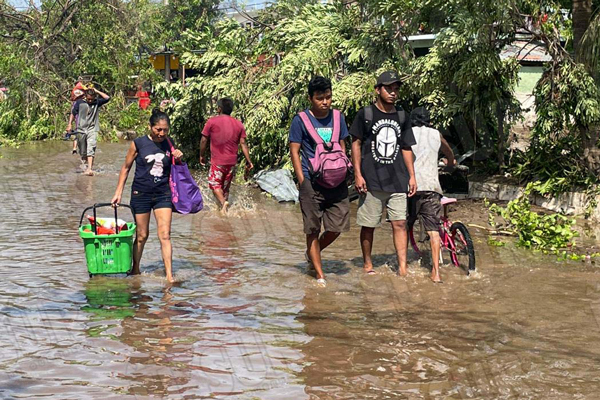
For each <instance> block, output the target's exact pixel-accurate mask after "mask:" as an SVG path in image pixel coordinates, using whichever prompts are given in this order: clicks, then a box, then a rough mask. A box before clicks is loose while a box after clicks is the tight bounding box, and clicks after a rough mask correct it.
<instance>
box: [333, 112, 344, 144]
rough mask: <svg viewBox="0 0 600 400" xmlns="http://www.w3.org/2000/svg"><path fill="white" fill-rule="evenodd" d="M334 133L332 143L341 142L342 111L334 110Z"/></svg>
mask: <svg viewBox="0 0 600 400" xmlns="http://www.w3.org/2000/svg"><path fill="white" fill-rule="evenodd" d="M331 111H332V112H333V133H332V134H331V143H337V142H339V141H340V129H341V128H340V121H341V120H342V113H341V112H340V110H336V109H333V110H331Z"/></svg>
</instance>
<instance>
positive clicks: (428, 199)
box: [408, 192, 442, 232]
mask: <svg viewBox="0 0 600 400" xmlns="http://www.w3.org/2000/svg"><path fill="white" fill-rule="evenodd" d="M441 200H442V195H441V194H439V193H437V192H417V193H416V194H415V195H414V196H413V197H409V198H408V225H409V226H412V225H413V224H414V223H415V221H416V220H417V217H418V218H419V221H421V224H423V228H424V229H425V230H426V231H428V232H431V231H435V232H437V231H438V230H439V229H440V218H441V217H442V202H441Z"/></svg>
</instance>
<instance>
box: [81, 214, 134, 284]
mask: <svg viewBox="0 0 600 400" xmlns="http://www.w3.org/2000/svg"><path fill="white" fill-rule="evenodd" d="M86 229H89V230H90V231H91V232H85V230H86ZM135 229H136V225H135V224H134V223H132V222H128V223H127V230H122V231H121V232H119V233H118V234H114V235H95V234H94V227H93V226H92V225H91V224H87V225H81V226H80V227H79V236H80V237H81V238H82V239H83V246H84V249H85V259H86V262H87V267H88V272H89V273H90V275H97V274H125V273H128V272H129V271H130V270H131V265H132V263H131V262H132V255H133V236H134V234H135Z"/></svg>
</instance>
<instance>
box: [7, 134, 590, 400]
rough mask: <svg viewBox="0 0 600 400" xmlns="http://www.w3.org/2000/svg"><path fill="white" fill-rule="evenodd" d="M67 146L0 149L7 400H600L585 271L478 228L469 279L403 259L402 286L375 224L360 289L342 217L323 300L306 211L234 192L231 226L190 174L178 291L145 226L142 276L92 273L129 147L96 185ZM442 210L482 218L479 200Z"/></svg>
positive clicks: (119, 148) (109, 150)
mask: <svg viewBox="0 0 600 400" xmlns="http://www.w3.org/2000/svg"><path fill="white" fill-rule="evenodd" d="M70 145H71V144H70V143H69V142H57V143H35V144H30V145H24V146H22V147H21V148H20V149H0V155H1V156H2V157H1V158H0V172H1V173H2V176H3V180H2V188H1V190H0V202H1V203H2V207H1V208H0V218H1V219H2V221H3V229H1V230H0V261H1V264H0V276H1V277H2V279H1V280H0V299H1V301H0V327H1V328H0V332H1V334H0V347H1V348H2V352H0V355H1V356H0V398H2V399H16V398H19V399H33V398H40V397H43V396H46V397H48V396H50V397H49V398H56V399H96V398H101V399H119V400H121V399H125V400H127V399H132V400H134V399H135V400H141V399H159V398H166V399H197V398H217V399H248V400H251V399H294V400H296V399H311V400H313V399H324V400H325V399H332V400H333V399H336V400H338V399H348V400H350V399H352V400H354V399H361V400H362V399H517V398H518V399H561V400H562V399H593V398H597V389H598V374H597V369H598V367H597V366H598V362H599V361H600V350H599V349H600V346H599V344H600V343H599V342H600V338H599V337H598V328H599V326H600V325H599V322H600V319H599V317H600V278H599V277H600V274H598V270H597V267H595V265H594V264H583V263H558V262H556V260H555V259H553V258H552V257H546V256H542V255H540V254H535V253H532V252H527V251H524V250H520V249H517V248H515V247H514V246H512V245H510V244H509V245H507V246H505V247H502V248H496V247H488V246H487V244H486V243H487V236H486V233H485V232H482V231H479V230H477V229H473V230H472V232H471V233H472V235H473V238H474V240H475V246H476V250H477V263H478V264H477V267H478V270H477V271H475V272H473V273H471V275H470V276H466V274H465V273H464V271H462V270H460V269H458V268H455V267H451V266H448V265H446V266H444V267H442V277H443V280H444V283H443V284H441V285H433V284H432V283H431V282H430V281H429V279H428V274H429V271H428V270H427V268H425V267H424V266H421V265H420V262H419V260H418V257H417V256H416V253H414V252H412V251H409V274H408V276H407V277H405V278H400V277H398V276H397V275H396V270H397V267H398V264H397V261H396V259H395V256H394V254H395V250H394V248H393V244H392V240H391V230H390V229H389V227H387V226H385V227H383V228H382V229H378V230H377V231H376V240H375V247H374V263H375V270H376V271H377V272H378V273H377V274H376V275H365V274H364V273H363V272H362V257H361V251H360V245H359V241H358V237H359V229H358V228H357V227H356V226H355V225H354V223H355V212H356V205H355V204H353V205H352V206H351V210H352V219H351V222H352V224H353V226H352V229H351V230H350V232H348V233H344V234H343V235H342V236H341V237H340V238H339V239H338V240H337V241H336V242H335V243H334V244H333V245H332V246H331V247H330V248H328V249H327V250H326V251H325V252H324V253H323V259H324V271H325V274H326V277H327V287H326V288H322V287H319V286H318V285H316V280H315V279H314V277H312V276H310V275H309V273H308V265H307V263H306V261H305V260H304V243H305V237H304V234H303V232H302V219H301V218H302V217H301V213H300V209H299V206H298V205H295V204H279V203H277V202H276V201H275V200H273V199H271V198H269V197H268V196H266V195H264V194H262V193H260V191H259V190H258V189H256V188H254V187H253V186H252V185H246V184H244V183H243V182H236V183H235V184H234V186H233V187H232V194H231V204H232V206H231V209H230V211H229V213H228V215H226V216H222V215H220V213H219V212H217V209H218V207H217V206H216V205H215V200H214V198H213V196H212V195H211V193H210V190H209V189H208V186H207V183H206V173H205V172H198V171H194V174H195V177H196V178H197V180H198V181H199V183H200V186H201V190H202V193H203V196H204V200H205V204H206V206H207V207H206V210H205V211H202V212H200V213H198V214H196V215H187V216H182V215H174V218H173V227H172V242H173V249H174V250H173V251H174V261H173V269H174V273H175V278H176V280H177V282H176V283H175V284H174V285H168V284H167V282H166V280H165V279H164V266H163V263H162V261H161V253H160V247H159V243H158V239H157V237H156V225H155V222H154V220H153V219H152V220H151V226H150V239H149V241H148V244H147V246H146V249H145V253H144V258H143V259H142V274H141V275H139V276H133V277H124V276H109V277H103V276H98V277H94V278H93V279H89V277H88V273H87V269H86V266H85V257H84V252H83V246H82V242H81V239H80V238H79V236H78V234H77V224H78V222H79V217H80V215H81V212H82V211H83V209H84V208H85V207H87V206H89V205H91V204H93V203H94V202H106V201H109V200H110V199H111V198H112V195H113V193H114V190H115V187H116V183H117V176H118V173H119V169H120V167H121V164H122V162H123V160H124V157H125V153H126V151H127V146H126V144H110V143H107V144H105V143H101V144H100V145H99V148H100V152H99V157H98V160H97V168H98V174H97V175H96V176H94V177H91V178H90V177H86V176H83V175H82V174H81V171H82V170H81V168H80V162H79V160H78V159H77V157H73V156H71V154H70ZM130 178H131V177H130ZM130 183H131V181H130V182H129V184H130ZM128 191H129V186H127V189H126V190H125V194H126V198H125V199H124V202H127V201H128V196H129V193H128ZM452 213H453V214H452V215H456V216H457V218H460V219H462V220H463V221H469V220H471V219H473V218H479V219H481V220H483V221H484V222H481V221H474V222H477V223H478V224H484V223H485V219H486V216H485V213H484V210H483V207H482V205H481V203H476V202H468V201H466V202H464V204H462V205H461V203H459V204H458V205H457V206H456V207H454V210H453V211H452ZM119 217H122V218H125V219H129V218H131V216H129V215H127V213H124V215H121V214H120V215H119Z"/></svg>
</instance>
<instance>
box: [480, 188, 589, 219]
mask: <svg viewBox="0 0 600 400" xmlns="http://www.w3.org/2000/svg"><path fill="white" fill-rule="evenodd" d="M523 190H524V189H523V188H522V187H520V186H515V185H508V184H503V183H493V182H469V197H471V198H475V199H483V198H487V199H489V200H504V201H510V200H514V199H516V198H517V197H518V196H520V195H521V194H522V193H523ZM593 198H594V197H592V198H591V199H593ZM531 200H532V201H531V203H532V204H535V205H537V206H540V207H543V208H545V209H547V210H551V211H555V212H561V213H563V214H567V215H581V214H584V213H585V211H586V207H587V205H588V200H590V199H589V198H588V195H587V194H585V193H581V192H569V193H563V194H561V195H559V196H556V197H544V196H539V195H535V196H532V199H531ZM595 200H596V204H600V196H595ZM590 217H591V218H592V219H593V220H595V221H600V206H598V205H597V206H596V207H595V208H594V209H593V210H592V213H591V215H590Z"/></svg>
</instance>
